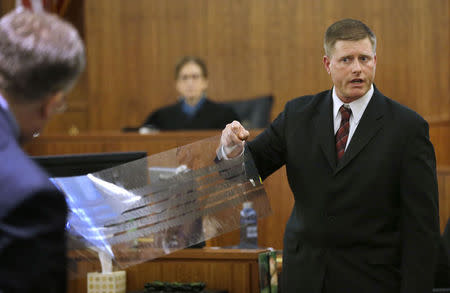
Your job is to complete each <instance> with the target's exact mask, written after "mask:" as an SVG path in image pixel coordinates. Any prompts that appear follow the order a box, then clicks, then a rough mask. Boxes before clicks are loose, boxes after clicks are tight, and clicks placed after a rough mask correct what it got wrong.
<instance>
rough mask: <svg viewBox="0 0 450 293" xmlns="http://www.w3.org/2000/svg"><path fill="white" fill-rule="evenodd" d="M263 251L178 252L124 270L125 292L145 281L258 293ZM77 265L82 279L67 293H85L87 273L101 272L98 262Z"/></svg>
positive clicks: (77, 280)
mask: <svg viewBox="0 0 450 293" xmlns="http://www.w3.org/2000/svg"><path fill="white" fill-rule="evenodd" d="M263 251H264V250H245V249H211V248H203V249H184V250H180V251H177V252H174V253H172V254H170V255H167V256H164V257H161V258H158V259H156V260H153V261H148V262H144V263H142V264H139V265H135V266H132V267H129V268H127V269H126V272H127V291H128V290H129V291H136V290H143V289H144V284H145V283H147V282H153V281H162V282H205V283H206V284H207V289H210V290H213V289H214V290H227V291H228V292H230V293H257V292H259V283H258V282H259V281H258V254H259V253H261V252H263ZM72 259H73V258H72ZM76 265H77V266H78V269H79V271H78V273H79V275H80V276H81V278H79V279H75V280H71V281H70V282H69V288H68V292H69V293H83V292H86V291H87V290H86V289H87V284H86V277H85V276H86V273H87V272H91V271H99V270H101V268H100V264H99V262H98V260H97V259H88V260H86V259H79V260H77V261H76Z"/></svg>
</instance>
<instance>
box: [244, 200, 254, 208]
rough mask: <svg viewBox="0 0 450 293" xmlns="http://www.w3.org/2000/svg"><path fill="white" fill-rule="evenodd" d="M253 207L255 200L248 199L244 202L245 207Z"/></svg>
mask: <svg viewBox="0 0 450 293" xmlns="http://www.w3.org/2000/svg"><path fill="white" fill-rule="evenodd" d="M252 207H253V202H251V201H246V202H244V209H251V208H252Z"/></svg>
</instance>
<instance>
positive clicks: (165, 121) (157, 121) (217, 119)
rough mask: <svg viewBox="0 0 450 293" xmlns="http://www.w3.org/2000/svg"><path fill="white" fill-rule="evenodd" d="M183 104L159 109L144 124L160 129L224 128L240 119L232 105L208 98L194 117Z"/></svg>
mask: <svg viewBox="0 0 450 293" xmlns="http://www.w3.org/2000/svg"><path fill="white" fill-rule="evenodd" d="M181 105H182V103H181V102H179V103H176V104H174V105H170V106H167V107H164V108H161V109H159V110H157V111H156V112H154V113H152V114H150V116H149V117H148V118H147V119H146V121H145V122H144V124H143V126H146V125H151V126H153V127H156V128H157V129H160V130H181V129H190V130H193V129H223V128H225V126H226V125H227V124H228V123H231V122H233V120H239V116H238V115H237V114H236V112H235V111H234V110H233V109H231V107H229V106H227V105H224V104H219V103H214V102H212V101H210V100H208V99H206V100H205V101H204V104H203V105H202V106H201V107H200V109H198V111H197V112H196V113H195V114H194V116H193V117H189V116H188V115H186V114H185V113H184V112H183V111H182V107H181Z"/></svg>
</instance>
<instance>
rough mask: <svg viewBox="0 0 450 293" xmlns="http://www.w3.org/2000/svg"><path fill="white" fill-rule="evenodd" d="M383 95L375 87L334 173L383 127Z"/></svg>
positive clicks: (348, 161) (350, 159)
mask: <svg viewBox="0 0 450 293" xmlns="http://www.w3.org/2000/svg"><path fill="white" fill-rule="evenodd" d="M383 105H384V104H383V96H382V95H381V93H380V92H378V91H377V90H376V89H375V92H374V94H373V97H372V99H371V100H370V102H369V104H368V105H367V108H366V110H365V111H364V113H363V115H362V117H361V120H360V121H359V125H358V127H357V128H356V131H355V133H354V134H353V137H352V139H351V141H350V143H349V145H348V146H347V150H346V151H345V153H344V156H343V157H342V159H341V160H340V161H339V163H338V165H337V167H336V169H335V171H334V174H336V173H338V172H339V171H340V170H342V169H343V168H344V167H345V166H346V165H347V164H348V163H350V162H351V161H352V160H353V159H354V158H355V156H356V155H357V154H358V153H359V152H361V150H362V149H363V148H364V147H365V146H366V145H367V144H368V143H369V141H370V140H371V139H372V137H374V136H375V134H377V132H378V131H379V130H380V129H381V128H382V127H383V125H384V121H383V116H384V111H385V110H384V107H383Z"/></svg>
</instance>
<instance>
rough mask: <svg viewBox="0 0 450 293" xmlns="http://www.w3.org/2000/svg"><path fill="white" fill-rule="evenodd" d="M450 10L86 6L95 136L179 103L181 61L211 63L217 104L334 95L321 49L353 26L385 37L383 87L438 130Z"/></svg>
mask: <svg viewBox="0 0 450 293" xmlns="http://www.w3.org/2000/svg"><path fill="white" fill-rule="evenodd" d="M449 8H450V7H449V1H447V0H398V1H391V0H380V1H372V0H362V1H361V0H345V1H334V0H317V1H309V0H284V1H279V0H247V1H241V0H230V1H222V0H196V1H191V0H153V1H147V0H133V1H122V0H86V1H85V17H84V19H85V27H84V29H85V36H86V42H87V51H88V68H87V69H88V70H87V74H88V90H87V95H86V96H85V97H84V98H85V99H86V103H87V105H88V111H89V115H88V117H86V121H88V122H87V123H88V128H89V129H90V130H118V129H120V128H122V127H123V126H125V125H138V124H140V123H141V122H142V121H143V120H144V118H145V117H146V115H147V114H148V113H149V112H150V111H153V110H155V109H157V108H159V107H161V106H163V105H167V104H169V103H172V102H174V101H175V100H176V92H175V89H174V80H173V79H174V77H173V68H174V64H175V63H176V61H177V60H178V58H179V57H180V56H183V55H186V54H195V55H198V56H201V57H203V58H204V59H205V60H206V61H207V63H208V66H209V70H210V88H209V90H208V93H209V95H210V96H211V98H212V99H215V100H218V101H223V100H236V99H243V98H246V97H252V96H256V95H259V94H264V93H273V94H274V95H275V103H274V111H273V113H274V114H273V115H276V114H277V113H279V112H280V111H281V110H282V109H283V106H284V104H285V103H286V101H288V100H289V99H291V98H293V97H296V96H299V95H304V94H310V93H315V92H318V91H321V90H324V89H327V88H330V87H331V81H330V79H329V76H328V75H327V74H326V72H325V70H324V69H323V65H322V55H323V49H322V39H323V34H324V31H325V30H326V28H327V27H328V26H329V25H330V24H331V23H333V22H334V21H336V20H338V19H341V18H345V17H352V18H357V19H361V20H362V21H364V22H366V23H367V24H369V26H370V27H371V28H372V29H373V30H374V31H375V33H376V34H377V36H378V49H377V57H378V58H377V61H378V62H377V65H378V68H377V77H376V80H375V82H376V84H377V86H378V87H379V89H380V90H381V91H382V92H383V93H384V94H386V95H388V96H390V97H392V98H393V99H395V100H397V101H399V102H400V103H402V104H404V105H406V106H409V107H411V108H412V109H414V110H416V111H417V112H418V113H420V114H421V115H422V116H424V117H425V118H426V119H427V120H429V121H431V122H436V121H437V122H442V121H450V95H448V93H449V84H450V83H449V79H448V77H449V54H448V48H449V17H448V11H449Z"/></svg>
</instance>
